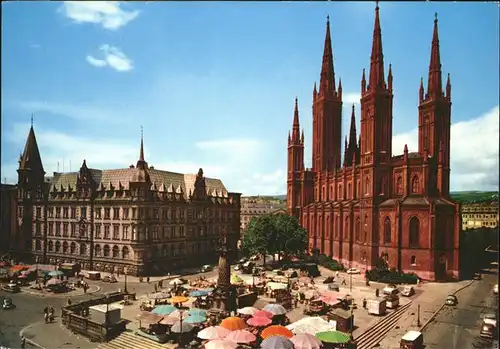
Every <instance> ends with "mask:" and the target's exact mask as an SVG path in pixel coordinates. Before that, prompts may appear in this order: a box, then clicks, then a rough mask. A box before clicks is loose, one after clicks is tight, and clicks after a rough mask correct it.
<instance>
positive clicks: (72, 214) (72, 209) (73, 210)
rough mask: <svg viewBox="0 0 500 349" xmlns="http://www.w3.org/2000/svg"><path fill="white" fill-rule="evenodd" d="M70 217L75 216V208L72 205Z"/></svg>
mask: <svg viewBox="0 0 500 349" xmlns="http://www.w3.org/2000/svg"><path fill="white" fill-rule="evenodd" d="M70 214H71V218H76V209H75V208H74V207H71V208H70Z"/></svg>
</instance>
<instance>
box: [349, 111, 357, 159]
mask: <svg viewBox="0 0 500 349" xmlns="http://www.w3.org/2000/svg"><path fill="white" fill-rule="evenodd" d="M355 150H356V111H355V104H354V103H353V104H352V113H351V129H350V131H349V151H350V152H355Z"/></svg>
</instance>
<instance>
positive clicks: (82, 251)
mask: <svg viewBox="0 0 500 349" xmlns="http://www.w3.org/2000/svg"><path fill="white" fill-rule="evenodd" d="M80 254H81V255H82V256H84V255H86V254H87V245H85V244H80Z"/></svg>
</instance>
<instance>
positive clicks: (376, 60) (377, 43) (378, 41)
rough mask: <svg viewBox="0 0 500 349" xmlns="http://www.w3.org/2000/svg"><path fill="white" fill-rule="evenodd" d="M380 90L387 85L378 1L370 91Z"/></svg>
mask: <svg viewBox="0 0 500 349" xmlns="http://www.w3.org/2000/svg"><path fill="white" fill-rule="evenodd" d="M379 88H381V89H385V88H386V85H385V77H384V54H383V50H382V30H381V29H380V15H379V7H378V1H377V6H376V7H375V25H374V28H373V43H372V55H371V62H370V80H369V89H370V91H375V90H377V89H379Z"/></svg>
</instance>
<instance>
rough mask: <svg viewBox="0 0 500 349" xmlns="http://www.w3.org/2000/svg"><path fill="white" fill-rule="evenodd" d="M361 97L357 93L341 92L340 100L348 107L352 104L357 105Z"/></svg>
mask: <svg viewBox="0 0 500 349" xmlns="http://www.w3.org/2000/svg"><path fill="white" fill-rule="evenodd" d="M360 98H361V95H360V94H359V93H355V92H354V93H343V94H342V102H343V103H344V106H346V107H347V106H348V107H350V106H351V105H353V104H356V105H359V99H360Z"/></svg>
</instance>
